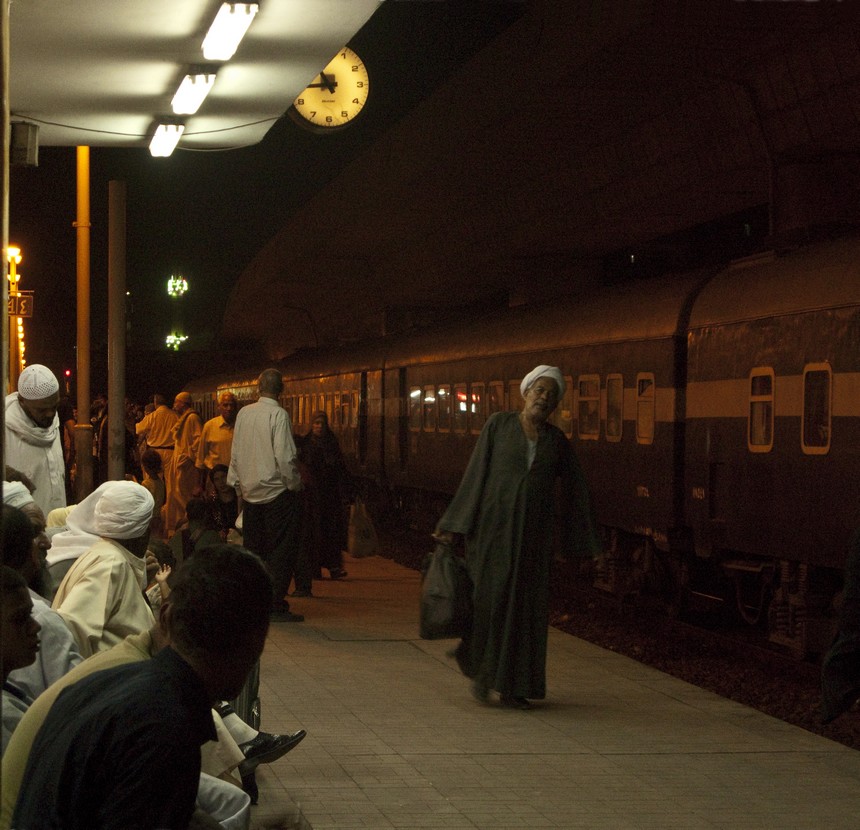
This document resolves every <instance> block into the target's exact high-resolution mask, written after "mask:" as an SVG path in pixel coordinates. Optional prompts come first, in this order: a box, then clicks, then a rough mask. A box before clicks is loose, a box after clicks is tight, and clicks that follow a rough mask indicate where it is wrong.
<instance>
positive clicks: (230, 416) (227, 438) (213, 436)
mask: <svg viewBox="0 0 860 830" xmlns="http://www.w3.org/2000/svg"><path fill="white" fill-rule="evenodd" d="M237 411H238V408H237V405H236V396H235V395H234V394H233V393H232V392H222V393H221V394H220V395H219V396H218V414H217V415H216V416H215V417H214V418H210V419H209V420H208V421H207V422H206V423H205V424H203V434H202V435H201V436H200V444H199V445H198V449H197V462H196V463H197V471H198V473H199V476H200V480H199V482H198V484H197V489H196V490H195V491H194V495H195V496H202V495H203V494H205V493H206V490H207V486H208V485H209V484H210V481H209V479H210V477H211V475H212V471H213V470H214V469H215V467H217V466H218V465H219V464H223V465H224V466H225V467H229V466H230V451H231V450H232V448H233V428H234V426H235V425H236V412H237Z"/></svg>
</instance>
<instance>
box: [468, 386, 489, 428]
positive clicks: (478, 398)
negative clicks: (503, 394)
mask: <svg viewBox="0 0 860 830" xmlns="http://www.w3.org/2000/svg"><path fill="white" fill-rule="evenodd" d="M486 420H487V415H486V412H485V411H484V384H483V383H473V384H472V388H471V395H470V402H469V429H470V430H471V431H472V432H474V433H478V432H480V431H481V430H482V429H483V427H484V422H485V421H486Z"/></svg>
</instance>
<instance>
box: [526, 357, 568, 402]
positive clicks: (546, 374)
mask: <svg viewBox="0 0 860 830" xmlns="http://www.w3.org/2000/svg"><path fill="white" fill-rule="evenodd" d="M538 378H552V379H553V380H554V381H555V382H556V383H557V384H558V398H559V400H561V399H562V398H563V397H564V392H565V390H566V389H567V384H566V383H565V382H564V375H562V373H561V370H560V369H559V368H558V367H557V366H545V365H540V366H535V368H534V369H532V370H531V372H529V373H528V374H527V375H526V376H525V377H524V378H523V380H522V383H520V394H521V395H522V396H523V397H525V396H526V392H527V391H528V390H529V387H531V386H532V384H534V382H535V381H536V380H537V379H538Z"/></svg>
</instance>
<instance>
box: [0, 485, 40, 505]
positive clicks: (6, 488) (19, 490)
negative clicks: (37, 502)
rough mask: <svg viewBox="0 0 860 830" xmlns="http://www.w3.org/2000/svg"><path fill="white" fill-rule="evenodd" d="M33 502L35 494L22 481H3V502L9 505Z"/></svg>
mask: <svg viewBox="0 0 860 830" xmlns="http://www.w3.org/2000/svg"><path fill="white" fill-rule="evenodd" d="M32 503H33V496H32V495H31V493H30V491H29V490H28V489H27V488H26V487H25V486H24V485H23V484H22V483H21V482H20V481H4V482H3V504H8V505H9V507H24V506H25V505H27V504H32Z"/></svg>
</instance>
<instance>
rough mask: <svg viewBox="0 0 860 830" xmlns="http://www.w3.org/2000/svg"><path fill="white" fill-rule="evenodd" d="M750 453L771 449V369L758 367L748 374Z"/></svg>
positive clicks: (748, 438) (748, 435)
mask: <svg viewBox="0 0 860 830" xmlns="http://www.w3.org/2000/svg"><path fill="white" fill-rule="evenodd" d="M747 441H748V442H749V451H750V452H770V451H771V450H772V449H773V369H771V368H767V367H759V368H756V369H753V370H752V371H751V372H750V408H749V422H748V424H747Z"/></svg>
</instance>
